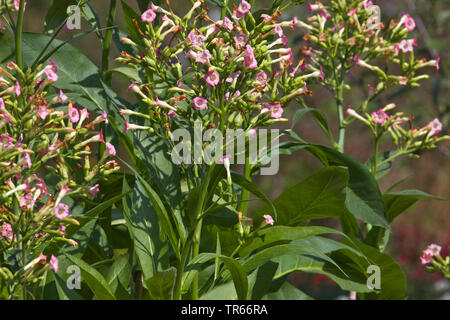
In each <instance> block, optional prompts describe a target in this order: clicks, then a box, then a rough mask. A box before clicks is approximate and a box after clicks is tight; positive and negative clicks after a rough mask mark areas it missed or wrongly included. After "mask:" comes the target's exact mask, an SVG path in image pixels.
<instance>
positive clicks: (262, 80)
mask: <svg viewBox="0 0 450 320" xmlns="http://www.w3.org/2000/svg"><path fill="white" fill-rule="evenodd" d="M255 80H256V82H258V84H260V85H261V86H265V85H266V83H267V75H266V74H265V73H264V72H263V71H261V72H258V73H257V74H256V76H255Z"/></svg>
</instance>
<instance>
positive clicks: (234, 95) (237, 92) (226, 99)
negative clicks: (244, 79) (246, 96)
mask: <svg viewBox="0 0 450 320" xmlns="http://www.w3.org/2000/svg"><path fill="white" fill-rule="evenodd" d="M240 95H241V92H240V91H239V90H237V91H236V92H235V93H234V94H233V97H231V101H234V100H235V99H236V98H237V97H239V96H240ZM229 99H230V93H229V92H227V93H226V94H225V101H228V100H229Z"/></svg>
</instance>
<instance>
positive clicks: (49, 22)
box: [44, 0, 77, 34]
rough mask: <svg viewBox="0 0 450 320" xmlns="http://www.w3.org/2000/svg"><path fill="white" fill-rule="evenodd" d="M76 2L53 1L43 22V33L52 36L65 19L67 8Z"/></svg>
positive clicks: (72, 0)
mask: <svg viewBox="0 0 450 320" xmlns="http://www.w3.org/2000/svg"><path fill="white" fill-rule="evenodd" d="M76 3H77V1H76V0H53V3H52V5H51V6H50V8H49V9H48V11H47V16H46V17H45V22H44V33H47V34H52V33H53V32H55V31H56V29H57V28H58V27H59V26H60V25H61V23H63V22H64V20H65V19H66V18H67V8H68V7H69V6H71V5H75V4H76Z"/></svg>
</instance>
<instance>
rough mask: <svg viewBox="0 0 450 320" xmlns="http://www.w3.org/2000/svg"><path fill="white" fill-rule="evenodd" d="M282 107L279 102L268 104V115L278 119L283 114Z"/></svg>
mask: <svg viewBox="0 0 450 320" xmlns="http://www.w3.org/2000/svg"><path fill="white" fill-rule="evenodd" d="M283 112H284V110H283V108H282V107H281V104H280V103H276V104H272V105H271V106H270V116H271V117H272V118H274V119H280V118H281V116H282V115H283Z"/></svg>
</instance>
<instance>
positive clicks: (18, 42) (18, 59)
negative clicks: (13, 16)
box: [16, 0, 25, 69]
mask: <svg viewBox="0 0 450 320" xmlns="http://www.w3.org/2000/svg"><path fill="white" fill-rule="evenodd" d="M24 3H25V0H20V4H19V16H18V18H17V27H16V62H17V65H18V66H19V68H20V69H22V68H23V61H22V28H23V13H24Z"/></svg>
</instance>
